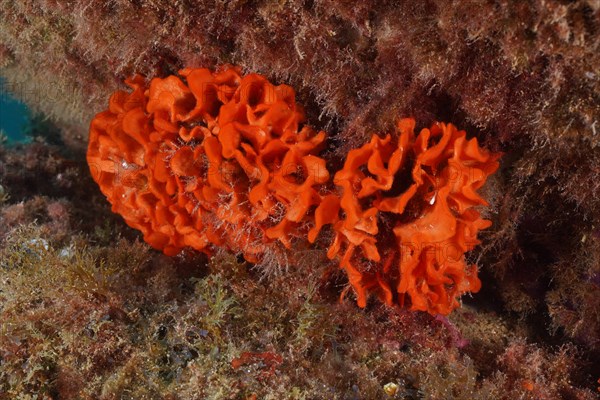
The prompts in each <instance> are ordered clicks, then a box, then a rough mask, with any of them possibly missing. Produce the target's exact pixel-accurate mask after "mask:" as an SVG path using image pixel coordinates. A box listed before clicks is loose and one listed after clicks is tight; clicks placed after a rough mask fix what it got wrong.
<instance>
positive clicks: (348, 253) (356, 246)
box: [308, 118, 499, 314]
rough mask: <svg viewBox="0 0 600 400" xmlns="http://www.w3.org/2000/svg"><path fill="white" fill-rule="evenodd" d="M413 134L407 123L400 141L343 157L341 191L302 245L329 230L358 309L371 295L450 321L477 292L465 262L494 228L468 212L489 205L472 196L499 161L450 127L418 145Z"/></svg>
mask: <svg viewBox="0 0 600 400" xmlns="http://www.w3.org/2000/svg"><path fill="white" fill-rule="evenodd" d="M414 128H415V121H414V120H413V119H411V118H405V119H402V120H400V121H399V122H398V127H397V130H398V135H397V136H398V138H397V140H392V138H391V136H390V135H388V136H386V137H385V138H383V139H382V138H380V137H379V136H377V135H374V136H373V138H372V139H371V141H370V142H369V143H367V144H365V145H364V146H362V147H361V148H359V149H355V150H351V151H350V152H349V153H348V157H347V159H346V162H345V164H344V167H343V168H342V169H341V170H340V171H338V172H337V173H336V174H335V177H334V183H335V185H336V186H337V187H338V189H339V190H338V192H336V193H335V194H331V195H329V196H326V197H325V198H324V199H323V201H322V202H321V203H320V204H319V206H318V207H317V209H316V212H315V226H314V227H313V228H312V229H311V230H310V232H309V235H308V239H309V241H311V242H314V241H315V239H316V237H317V235H318V233H319V231H320V230H321V229H322V227H323V226H324V225H331V226H332V228H333V232H334V236H333V242H332V243H331V246H330V247H329V251H328V256H329V257H330V258H338V259H339V260H340V267H341V268H343V269H344V270H345V271H346V273H347V274H348V279H349V281H350V284H351V285H352V287H353V288H354V291H355V292H356V295H357V299H358V300H357V301H358V305H359V306H360V307H365V305H366V303H367V296H368V294H369V293H376V294H377V295H378V296H379V297H380V298H381V299H382V300H383V301H384V302H385V303H387V304H392V303H394V302H396V303H398V304H399V305H401V306H409V307H410V308H411V309H412V310H421V311H427V312H430V313H432V314H448V313H449V312H450V311H452V310H453V309H454V308H456V307H457V306H458V300H457V299H458V297H459V296H460V295H462V294H463V293H465V292H477V291H478V290H479V289H480V287H481V283H480V281H479V279H478V278H477V267H476V266H474V265H471V266H468V265H467V264H466V262H465V259H464V253H465V252H467V251H468V250H470V249H472V248H473V246H475V245H477V244H478V243H479V241H478V240H477V233H478V231H479V230H480V229H484V228H487V227H489V226H490V225H491V222H490V221H487V220H484V219H481V218H480V215H479V212H477V211H476V210H475V209H473V207H475V206H478V205H488V204H487V202H486V201H485V200H484V199H483V198H481V197H480V196H479V195H478V194H477V189H479V188H480V187H481V186H482V185H483V184H484V183H485V181H486V179H487V177H488V176H489V175H490V174H492V173H493V172H494V171H496V169H497V168H498V166H499V163H498V158H499V154H493V153H490V152H488V151H486V150H484V149H481V148H480V147H479V145H478V144H477V139H475V138H474V139H471V140H467V139H466V133H465V131H458V130H457V129H456V127H454V126H453V125H452V124H443V123H436V124H434V125H432V126H431V128H430V129H423V130H421V132H420V133H419V135H418V136H417V137H416V138H415V135H414Z"/></svg>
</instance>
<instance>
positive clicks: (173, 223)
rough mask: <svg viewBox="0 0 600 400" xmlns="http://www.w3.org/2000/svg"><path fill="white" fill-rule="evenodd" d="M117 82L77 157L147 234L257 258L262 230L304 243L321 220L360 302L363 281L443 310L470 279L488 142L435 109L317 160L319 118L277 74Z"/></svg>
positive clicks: (410, 303) (267, 239) (475, 285)
mask: <svg viewBox="0 0 600 400" xmlns="http://www.w3.org/2000/svg"><path fill="white" fill-rule="evenodd" d="M126 83H127V84H128V85H129V86H130V88H131V89H132V90H131V91H130V92H125V91H117V92H116V93H115V94H113V96H112V97H111V99H110V101H109V109H108V110H107V111H104V112H102V113H100V114H98V115H96V117H95V118H94V120H93V121H92V123H91V127H90V141H89V147H88V155H87V158H88V163H89V165H90V169H91V171H92V176H93V178H94V179H95V180H96V182H97V183H98V184H99V186H100V188H101V190H102V192H103V193H104V194H105V195H106V197H107V198H108V200H109V201H110V202H111V204H112V206H113V211H114V212H117V213H119V214H121V215H122V216H123V218H124V219H125V221H126V222H127V223H128V224H129V225H130V226H132V227H133V228H136V229H139V230H140V231H141V232H142V233H143V235H144V239H145V240H146V242H148V243H149V244H150V245H151V246H153V247H154V248H156V249H159V250H162V251H164V252H165V254H168V255H175V254H177V253H178V252H180V251H181V250H182V249H184V248H186V247H191V248H193V249H195V250H199V251H203V252H206V253H211V252H212V251H214V249H215V248H217V247H221V248H225V249H227V250H230V251H233V252H238V253H241V254H243V256H244V257H245V258H246V259H247V260H248V261H250V262H259V261H261V260H262V259H263V257H264V256H265V253H267V252H268V250H269V248H270V246H273V243H274V242H276V241H279V242H280V243H281V244H282V245H283V246H285V247H286V248H288V249H291V248H292V243H293V242H294V241H299V240H305V239H304V238H306V239H308V241H309V242H310V243H315V242H316V241H317V238H318V237H319V234H320V232H321V230H322V229H324V227H326V226H330V229H331V232H332V234H333V239H332V242H331V244H330V247H329V250H328V253H327V254H328V256H329V258H331V259H337V260H339V266H340V268H342V269H344V270H345V271H346V273H347V275H348V279H349V282H350V285H351V287H352V288H353V289H354V292H355V293H356V296H357V301H358V305H359V306H360V307H365V305H366V303H367V298H368V296H369V294H375V295H376V296H377V297H379V298H380V299H382V300H383V301H384V302H385V303H387V304H390V305H391V304H398V305H400V306H404V307H409V308H410V309H412V310H421V311H427V312H429V313H432V314H448V313H449V312H451V311H452V310H453V309H454V308H456V307H457V306H458V304H459V303H458V298H459V297H460V296H461V295H462V294H464V293H465V292H476V291H478V290H479V288H480V285H481V284H480V281H479V279H478V278H477V267H476V266H475V265H467V263H466V262H465V259H464V254H465V253H466V252H467V251H469V250H470V249H472V248H473V246H475V245H476V244H478V243H479V242H478V240H477V234H478V231H479V230H481V229H484V228H487V227H489V226H490V224H491V222H490V221H487V220H484V219H482V218H481V217H480V214H479V212H478V211H477V210H476V208H475V207H478V206H485V205H487V202H486V201H485V200H484V199H483V198H481V197H480V196H479V195H478V193H477V191H478V189H480V188H481V187H482V186H483V184H484V183H485V182H486V179H487V178H488V176H489V175H490V174H492V173H493V172H494V171H495V170H496V169H497V168H498V165H499V164H498V158H499V154H494V153H491V152H489V151H487V150H485V149H483V148H481V147H480V146H479V144H478V142H477V139H470V140H467V138H466V133H465V132H464V131H459V130H457V129H456V127H454V126H453V125H452V124H443V123H435V124H433V125H432V126H431V127H430V128H429V129H427V128H426V129H423V130H421V131H420V132H419V134H418V135H415V133H414V128H415V121H414V120H413V119H411V118H405V119H401V120H400V121H399V122H398V125H397V132H396V133H395V134H393V135H386V136H385V137H383V138H381V137H379V136H378V135H373V137H372V139H371V141H370V142H369V143H367V144H365V145H363V146H362V147H360V148H358V149H354V150H351V151H350V152H349V154H348V156H347V158H346V161H345V163H344V165H343V168H342V169H340V170H339V171H337V172H335V173H334V174H330V172H329V171H328V170H327V167H326V161H325V160H324V159H323V158H321V157H320V156H319V152H320V150H321V149H322V147H323V144H324V140H325V132H316V131H315V130H313V129H311V128H310V127H309V126H307V125H303V123H304V114H303V111H302V107H301V106H299V105H298V104H297V103H296V102H295V92H294V90H293V89H292V88H290V87H289V86H286V85H278V86H275V85H273V84H272V83H270V82H269V81H268V80H267V79H266V78H265V77H263V76H261V75H258V74H248V75H245V76H243V75H242V74H241V70H240V68H238V67H233V66H223V67H220V68H219V69H218V70H217V71H216V72H212V71H210V70H208V69H204V68H203V69H191V68H186V69H184V70H181V71H180V72H179V75H178V76H175V75H171V76H168V77H166V78H154V79H152V80H151V81H150V83H149V85H148V84H147V83H146V80H145V79H144V78H143V77H141V76H136V77H134V78H131V79H128V80H127V81H126ZM330 176H334V178H333V185H332V184H331V180H330ZM328 229H329V228H328ZM323 240H327V239H323Z"/></svg>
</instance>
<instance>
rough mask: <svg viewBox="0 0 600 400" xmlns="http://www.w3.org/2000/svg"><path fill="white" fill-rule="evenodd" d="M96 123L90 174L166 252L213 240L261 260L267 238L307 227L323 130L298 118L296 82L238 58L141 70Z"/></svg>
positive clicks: (320, 171) (320, 175) (321, 174)
mask: <svg viewBox="0 0 600 400" xmlns="http://www.w3.org/2000/svg"><path fill="white" fill-rule="evenodd" d="M126 83H127V85H129V86H130V87H131V88H132V89H133V91H132V92H131V93H126V92H123V91H118V92H116V93H115V94H113V96H112V97H111V99H110V101H109V109H108V110H107V111H104V112H102V113H100V114H98V115H96V117H95V118H94V120H93V121H92V123H91V127H90V139H89V147H88V154H87V159H88V163H89V165H90V169H91V171H92V176H93V178H94V179H95V180H96V182H97V183H98V184H99V185H100V188H101V190H102V192H103V193H104V194H105V195H106V197H107V198H108V200H109V201H110V202H111V204H112V206H113V211H114V212H117V213H119V214H121V215H122V216H123V218H124V219H125V221H126V222H127V224H129V225H130V226H131V227H133V228H136V229H139V230H140V231H142V233H143V235H144V239H145V240H146V241H147V242H148V243H149V244H150V245H152V246H153V247H154V248H157V249H160V250H163V251H164V252H165V254H168V255H174V254H177V253H178V252H179V251H181V250H182V249H183V248H184V247H188V246H189V247H192V248H194V249H196V250H200V251H205V252H211V251H212V249H213V247H214V246H221V247H225V248H227V249H229V250H232V251H236V252H241V253H242V254H243V255H244V256H245V258H246V259H247V260H249V261H252V262H256V261H258V260H259V258H260V256H261V255H262V254H263V253H264V251H265V249H266V246H267V244H268V243H270V242H273V241H274V240H279V241H281V243H283V244H284V245H285V246H287V247H290V246H291V240H292V239H293V238H295V237H300V236H303V234H302V233H301V229H302V227H303V226H306V225H307V224H306V222H307V221H309V222H310V215H309V209H310V208H311V207H312V206H315V205H318V204H319V202H320V196H318V194H317V191H316V189H315V188H314V186H315V185H318V184H320V183H323V182H325V181H327V180H328V179H329V174H328V172H327V169H326V168H325V161H324V160H323V159H321V158H319V157H318V156H317V155H316V154H317V153H318V151H319V149H320V146H321V144H322V142H323V140H324V139H325V133H324V132H319V133H317V132H315V131H313V130H312V129H311V128H309V127H308V126H304V127H302V128H300V124H301V123H302V122H303V119H304V114H303V111H302V109H301V108H300V107H297V106H296V103H295V93H294V90H293V89H291V88H290V87H289V86H285V85H279V86H274V85H273V84H271V83H270V82H269V81H267V79H266V78H264V77H263V76H260V75H257V74H250V75H246V76H242V75H241V73H240V70H239V68H237V67H232V66H224V67H222V68H221V69H220V70H219V71H217V72H211V71H209V70H207V69H189V68H187V69H184V70H182V71H180V76H169V77H167V78H164V79H160V78H154V79H152V80H151V81H150V84H149V85H146V83H145V80H144V78H142V77H141V76H136V77H134V78H132V79H129V80H127V81H126Z"/></svg>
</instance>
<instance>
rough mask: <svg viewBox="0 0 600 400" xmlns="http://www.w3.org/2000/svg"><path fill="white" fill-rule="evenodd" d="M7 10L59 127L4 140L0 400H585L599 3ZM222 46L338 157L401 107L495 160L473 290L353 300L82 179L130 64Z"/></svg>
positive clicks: (213, 59)
mask: <svg viewBox="0 0 600 400" xmlns="http://www.w3.org/2000/svg"><path fill="white" fill-rule="evenodd" d="M0 4H1V6H2V7H1V8H0V17H1V18H0V68H1V69H2V70H1V74H2V75H3V76H4V77H5V78H6V79H7V82H8V83H9V84H10V85H11V87H15V88H19V89H18V90H16V93H15V95H16V96H18V97H19V98H21V99H23V100H25V101H26V102H27V104H28V105H29V106H30V107H32V109H34V110H35V111H43V112H44V113H45V114H46V115H48V116H50V117H51V118H52V119H53V120H54V121H55V123H56V124H57V126H59V127H60V129H61V138H62V141H61V140H58V138H57V136H56V135H55V134H54V130H53V129H51V128H47V129H38V130H36V131H35V135H34V136H39V137H38V138H37V139H35V140H34V141H33V143H30V144H27V145H20V146H17V147H7V146H3V147H2V148H1V149H0V185H1V187H0V218H1V223H0V240H1V245H0V253H1V254H0V321H1V323H2V326H1V329H2V330H1V331H0V398H23V399H26V398H36V397H37V398H44V397H45V398H57V399H58V398H61V399H62V398H66V399H70V398H75V399H77V398H84V399H85V398H90V399H92V398H102V399H113V398H114V399H117V398H131V399H141V398H147V399H156V398H171V399H179V398H180V399H194V398H198V399H205V398H214V399H227V398H232V399H247V398H273V399H281V398H291V399H294V398H297V399H321V398H323V399H331V398H339V399H379V398H386V396H388V397H390V398H398V399H401V398H404V399H410V398H413V399H417V398H465V399H473V398H481V399H487V398H506V399H512V398H530V399H537V398H574V399H588V398H589V399H593V398H597V396H598V391H597V386H598V383H597V382H596V381H597V380H598V378H600V375H599V373H598V371H599V370H600V368H599V366H598V364H597V363H596V364H594V361H595V360H598V359H600V278H599V277H600V196H599V195H598V193H599V192H600V187H599V186H598V182H600V146H599V144H600V136H598V129H599V128H600V126H599V125H598V122H597V121H598V120H599V119H600V79H599V76H600V70H599V66H600V49H599V43H600V22H599V21H600V3H598V1H593V0H589V1H573V2H564V1H550V2H548V1H541V0H540V1H535V0H530V1H525V2H520V1H519V2H517V1H470V2H441V1H440V2H433V1H431V2H429V1H428V2H419V3H418V4H417V3H412V2H411V3H408V2H406V3H400V4H398V3H397V2H392V1H382V2H342V1H283V2H268V1H256V2H252V1H239V2H204V3H202V4H196V3H194V2H187V1H177V2H166V1H164V2H163V1H146V0H141V1H135V2H125V1H113V2H104V1H92V2H83V1H72V2H57V1H41V2H39V1H35V2H34V1H8V0H2V1H0ZM228 62H229V63H234V64H236V65H240V66H242V67H243V68H244V69H245V71H246V72H259V73H261V74H264V75H265V76H267V77H268V78H269V80H271V81H273V82H278V83H285V84H289V85H291V86H293V87H294V88H295V89H296V90H297V92H298V96H299V98H300V101H301V102H302V103H303V104H305V106H306V114H307V120H308V121H307V122H308V123H310V124H311V125H312V126H314V127H315V128H316V129H325V130H327V132H328V133H329V136H330V139H329V141H328V142H327V147H326V150H325V154H326V156H325V157H326V159H327V160H328V163H330V164H331V165H332V166H333V167H335V168H336V169H337V168H338V167H339V166H340V163H341V162H342V160H343V157H344V155H345V154H346V153H347V151H348V150H349V149H351V148H354V147H359V146H361V145H362V144H364V143H366V142H367V141H368V139H369V138H370V136H371V133H372V132H373V131H377V132H391V131H392V127H393V124H394V123H395V122H396V120H397V119H398V118H400V117H404V116H414V117H415V118H416V119H417V122H418V125H419V126H428V125H430V124H431V122H432V121H434V120H443V121H448V122H452V123H453V124H455V125H457V126H460V127H461V128H464V129H466V130H467V132H468V133H469V135H471V136H472V137H477V138H478V139H479V141H480V142H482V143H483V144H484V145H485V146H486V147H488V148H490V149H491V150H492V151H502V152H504V153H505V156H504V157H503V159H502V166H501V170H500V171H499V172H498V173H497V175H496V176H495V178H493V179H492V180H491V181H490V182H489V183H488V185H487V186H486V187H487V189H486V190H487V193H486V194H485V197H486V198H487V199H489V200H490V202H491V203H492V211H491V212H489V213H488V214H489V215H485V217H486V218H488V219H492V220H493V222H494V225H493V227H492V228H490V230H488V231H487V232H486V233H485V234H483V235H482V242H483V243H482V245H481V247H480V248H479V249H478V250H477V251H476V252H474V253H472V254H471V257H472V258H473V260H472V261H477V263H478V265H479V266H480V276H481V280H482V285H483V288H482V290H481V292H479V293H477V294H476V295H473V297H472V298H465V299H464V300H463V301H464V303H465V304H463V307H462V308H461V309H458V310H456V311H455V312H454V313H453V314H451V315H450V316H449V318H442V317H432V316H429V315H425V314H422V313H418V312H416V313H413V312H409V311H402V310H398V309H394V308H388V307H386V306H382V305H380V304H378V303H377V302H370V303H369V304H368V305H367V308H366V309H365V310H360V309H358V308H357V307H356V306H355V305H354V303H353V301H351V300H347V301H344V302H343V303H341V304H340V303H338V297H339V294H340V292H341V291H342V290H343V289H344V287H345V285H346V284H347V281H346V280H345V278H344V276H343V275H341V274H340V273H339V272H337V271H336V270H335V268H332V267H335V265H332V264H331V263H330V261H328V260H327V258H326V257H325V254H324V249H323V248H317V249H315V250H308V249H299V251H304V252H305V254H303V255H302V257H299V258H298V259H300V260H302V262H299V263H295V264H293V265H291V264H289V263H288V264H286V263H285V262H283V261H284V260H281V259H279V260H273V262H271V263H264V265H260V266H253V265H250V264H247V263H244V262H241V261H240V260H239V259H238V258H237V257H236V255H235V254H228V253H220V254H218V255H217V256H216V257H214V258H212V259H208V258H205V257H204V256H201V255H198V254H196V253H194V252H186V253H185V254H182V255H180V256H177V257H175V258H169V257H166V256H164V255H161V254H159V253H157V252H155V251H152V250H150V249H149V248H148V247H147V245H145V244H144V243H142V242H141V241H140V239H139V237H137V235H136V233H135V232H133V231H132V230H130V229H128V228H127V227H126V226H125V224H124V223H123V222H122V220H120V219H119V217H118V216H115V215H113V214H112V213H110V210H109V207H108V205H107V203H106V201H105V199H104V197H103V196H102V195H101V193H100V192H99V191H98V189H97V188H96V187H95V185H94V184H93V182H92V180H91V178H90V177H89V172H88V169H87V166H86V165H85V162H84V161H83V156H84V148H85V146H86V143H87V128H88V124H89V121H90V120H91V118H92V116H93V115H94V114H95V113H96V112H97V111H99V110H102V109H104V108H105V107H106V99H107V97H108V95H109V93H111V92H113V91H114V90H115V89H116V88H119V87H121V88H122V87H123V86H122V81H123V79H124V78H126V77H129V76H131V75H132V74H133V73H135V72H139V73H142V74H145V75H147V76H166V75H169V74H171V73H173V72H176V71H177V70H178V69H180V68H181V67H184V66H196V67H213V66H215V65H220V64H223V63H228ZM44 136H45V138H44ZM315 266H317V267H315ZM384 388H385V389H384Z"/></svg>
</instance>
